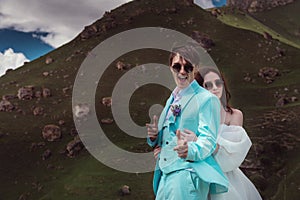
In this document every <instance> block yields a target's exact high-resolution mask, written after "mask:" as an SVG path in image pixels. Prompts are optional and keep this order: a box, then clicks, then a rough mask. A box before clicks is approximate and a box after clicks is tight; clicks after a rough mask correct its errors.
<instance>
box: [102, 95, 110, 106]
mask: <svg viewBox="0 0 300 200" xmlns="http://www.w3.org/2000/svg"><path fill="white" fill-rule="evenodd" d="M102 104H103V105H105V106H106V107H111V104H112V99H111V97H103V98H102Z"/></svg>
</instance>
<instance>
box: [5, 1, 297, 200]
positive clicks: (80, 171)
mask: <svg viewBox="0 0 300 200" xmlns="http://www.w3.org/2000/svg"><path fill="white" fill-rule="evenodd" d="M174 2H175V3H174ZM185 2H186V1H180V0H178V1H171V0H163V1H162V0H160V1H159V0H151V1H150V0H149V1H148V0H145V1H138V0H136V1H133V2H130V3H128V4H125V5H123V6H120V7H118V8H116V9H114V10H112V11H111V12H109V13H107V14H105V16H103V17H102V18H101V19H99V20H98V21H96V22H95V23H93V24H92V25H90V26H88V27H86V28H85V30H84V31H83V32H82V33H81V34H79V35H78V36H77V37H76V38H75V39H74V40H73V41H71V42H70V43H68V44H66V45H64V46H62V47H60V48H58V49H56V50H54V51H52V52H50V53H49V54H47V55H45V56H43V57H40V58H39V59H36V60H34V61H32V62H30V63H26V64H25V65H24V66H23V67H21V68H18V69H16V70H13V71H9V72H7V74H6V75H5V76H3V77H1V78H0V95H1V96H2V95H8V94H13V95H16V94H17V91H18V89H19V88H20V87H23V86H28V85H33V86H34V87H35V90H36V91H37V90H41V89H42V88H44V87H45V88H49V89H50V90H51V93H52V96H51V97H48V98H33V99H32V100H19V99H12V100H10V102H11V103H13V104H14V105H15V107H17V108H16V109H15V110H13V111H11V112H0V160H1V165H0V177H1V181H0V188H1V189H0V199H1V200H2V199H45V200H46V199H47V200H48V199H153V193H152V173H145V174H129V173H123V172H118V171H116V170H113V169H110V168H108V167H106V166H105V165H103V164H101V163H100V162H99V161H97V160H96V159H95V158H93V157H92V156H91V155H90V154H89V153H88V152H87V151H86V150H82V151H81V152H80V153H79V155H77V156H75V157H74V158H69V157H68V156H67V155H66V154H65V153H64V151H65V149H66V145H67V144H68V142H70V141H71V140H73V138H74V136H72V135H71V134H70V133H71V132H72V130H74V128H75V126H74V122H73V117H72V105H71V99H72V85H73V83H74V80H75V76H76V74H77V70H78V69H79V67H80V65H81V63H82V62H83V60H84V59H85V58H86V56H87V55H89V52H90V51H91V50H92V49H93V48H94V47H96V46H97V45H98V44H99V43H100V42H101V41H103V40H105V39H106V38H108V37H110V36H112V35H114V34H116V33H120V32H122V31H125V30H129V29H132V28H137V27H150V26H153V27H165V28H170V29H174V30H177V31H180V32H182V33H185V34H187V35H192V32H193V31H200V32H201V33H203V34H205V35H207V36H209V38H211V39H212V40H213V42H214V44H215V46H213V47H212V48H211V50H210V52H209V53H210V55H211V56H212V58H213V59H214V61H215V62H216V64H217V66H218V67H219V69H220V70H221V71H223V72H224V74H225V77H226V78H227V79H228V83H229V88H230V91H231V94H232V96H233V98H232V101H231V103H232V105H233V106H234V107H236V108H239V109H241V110H242V111H243V113H244V118H245V121H244V126H245V128H246V130H247V132H248V134H249V136H250V137H251V139H252V142H253V146H252V148H251V150H250V152H249V155H248V157H247V159H246V161H245V163H244V164H243V168H242V170H243V171H244V172H245V173H246V174H247V175H248V177H250V179H251V180H252V181H253V182H254V183H255V185H256V186H257V188H258V189H259V191H260V192H261V194H262V196H263V197H264V199H276V200H279V199H297V197H299V195H298V193H299V192H298V188H299V156H297V151H298V150H299V130H298V128H299V117H298V116H299V114H300V104H299V101H295V102H292V101H291V98H292V97H295V98H298V99H299V89H300V88H299V85H300V84H299V83H300V79H299V73H300V69H299V63H300V50H299V48H296V47H295V46H291V45H288V44H285V43H282V42H281V41H282V40H280V41H279V40H276V39H265V38H264V37H263V36H262V35H261V34H259V33H255V32H252V31H248V30H244V29H240V28H239V27H232V26H231V24H229V25H227V24H224V23H222V22H221V21H220V20H218V19H217V18H216V17H214V16H213V15H211V13H210V12H207V11H204V10H201V9H200V8H199V7H197V6H195V5H187V3H185ZM291 5H293V4H291ZM297 5H298V4H297ZM99 6H101V5H99ZM287 8H288V7H280V8H276V9H278V10H280V9H287ZM290 9H291V10H289V11H290V12H296V11H295V10H294V9H292V6H290ZM294 14H295V13H294ZM268 15H270V16H269V17H271V14H270V13H268ZM262 16H263V13H261V16H260V17H262ZM224 17H226V14H225V16H224ZM228 17H230V16H229V13H228ZM265 17H267V15H266V16H265ZM237 18H238V19H239V16H237ZM240 19H241V20H242V18H240ZM263 24H264V25H265V27H266V28H270V29H274V30H275V31H277V32H279V31H280V30H278V29H275V28H274V27H273V26H272V25H271V24H270V26H269V24H268V23H267V21H266V23H264V22H263ZM282 24H283V25H284V24H285V23H284V22H282ZM244 26H247V23H245V24H244ZM249 26H250V25H249ZM282 38H284V39H287V40H289V41H292V42H295V43H296V42H297V40H294V39H293V38H292V37H287V36H286V35H284V34H282ZM46 57H51V58H53V60H54V61H53V62H52V63H50V64H46V63H45V60H46ZM119 60H121V61H123V62H124V63H129V64H131V68H133V67H134V66H136V65H141V64H144V63H150V62H152V63H154V62H157V63H162V64H167V63H168V53H167V52H163V51H158V50H151V49H148V50H139V51H134V52H130V53H128V54H126V55H124V56H122V57H120V58H118V59H116V61H115V62H114V63H112V64H111V65H110V67H109V68H107V70H106V71H105V73H104V75H103V77H102V78H101V80H100V82H99V84H98V89H97V93H96V96H95V98H96V102H97V103H96V109H97V115H98V118H99V120H100V119H102V118H105V117H113V116H112V113H111V110H110V108H107V107H105V106H104V105H102V104H101V99H102V97H105V96H111V94H112V90H113V87H114V84H115V83H116V82H117V80H119V78H120V77H122V76H123V75H124V74H125V73H126V71H127V70H123V71H119V70H117V69H116V67H115V64H116V63H117V62H118V61H119ZM100 67H101V66H100ZM263 67H272V68H276V69H278V71H279V75H278V76H276V77H274V81H273V82H272V83H269V84H268V83H266V81H265V79H263V78H261V77H259V76H258V73H259V70H260V69H261V68H263ZM44 72H47V73H48V75H46V74H45V73H44ZM43 73H44V74H45V75H46V76H45V75H43ZM169 93H170V91H168V90H166V89H165V88H163V87H160V86H157V85H150V86H144V87H142V88H139V89H138V90H137V91H136V92H135V93H134V95H133V96H132V99H131V104H130V113H131V115H132V118H133V120H134V121H135V122H136V123H137V124H139V125H143V124H145V123H146V122H149V121H150V118H149V117H148V116H147V114H145V113H148V108H149V107H150V106H151V105H152V104H154V103H160V104H162V105H163V104H164V102H165V100H166V98H167V97H168V95H169ZM157 94H159V95H157ZM284 95H285V96H284ZM149 97H151V98H149ZM152 97H153V98H152ZM282 97H284V98H282ZM280 98H282V99H283V101H285V102H287V101H289V102H288V103H287V104H285V105H283V106H280V107H278V106H275V105H276V103H277V102H278V100H279V99H280ZM34 107H42V108H43V109H44V114H43V115H41V116H34V115H33V109H34ZM59 120H63V121H64V122H65V123H64V124H62V125H59ZM46 124H55V125H59V127H60V128H61V131H62V135H63V136H62V139H61V140H60V141H56V142H48V141H46V140H44V139H43V138H42V129H43V127H44V126H45V125H46ZM101 126H102V128H103V130H104V131H105V133H106V134H107V136H108V137H109V138H110V139H111V141H112V142H114V143H115V144H116V145H118V146H120V147H122V148H124V149H126V150H130V151H133V152H147V151H150V150H151V149H150V148H149V147H148V146H147V144H146V141H145V140H144V139H137V138H133V137H130V136H128V135H127V134H126V133H123V132H122V131H121V130H120V129H119V128H118V126H117V125H116V124H115V123H113V124H110V125H104V124H102V125H101ZM47 149H50V150H51V152H52V155H51V156H50V157H49V158H48V159H46V160H43V159H42V154H43V153H44V152H45V150H47ZM122 185H129V186H130V188H131V194H130V195H127V196H121V195H120V194H119V188H120V187H121V186H122Z"/></svg>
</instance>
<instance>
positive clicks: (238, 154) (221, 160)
mask: <svg viewBox="0 0 300 200" xmlns="http://www.w3.org/2000/svg"><path fill="white" fill-rule="evenodd" d="M217 142H218V144H219V150H218V152H217V153H216V154H215V156H214V157H215V159H216V161H217V162H218V164H219V165H220V167H221V168H222V171H223V172H229V171H232V170H234V169H237V168H238V167H239V166H240V165H241V164H242V162H243V161H244V159H245V158H246V156H247V153H248V151H249V149H250V147H251V145H252V143H251V140H250V138H249V137H248V135H247V133H246V131H245V129H243V128H242V127H241V126H224V128H223V127H222V128H221V130H220V134H219V136H218V139H217Z"/></svg>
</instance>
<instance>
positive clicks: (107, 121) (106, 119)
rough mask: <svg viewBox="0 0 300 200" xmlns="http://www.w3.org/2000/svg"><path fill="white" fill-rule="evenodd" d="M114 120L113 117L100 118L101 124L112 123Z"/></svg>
mask: <svg viewBox="0 0 300 200" xmlns="http://www.w3.org/2000/svg"><path fill="white" fill-rule="evenodd" d="M113 122H114V120H113V119H111V118H104V119H101V123H102V124H112V123H113Z"/></svg>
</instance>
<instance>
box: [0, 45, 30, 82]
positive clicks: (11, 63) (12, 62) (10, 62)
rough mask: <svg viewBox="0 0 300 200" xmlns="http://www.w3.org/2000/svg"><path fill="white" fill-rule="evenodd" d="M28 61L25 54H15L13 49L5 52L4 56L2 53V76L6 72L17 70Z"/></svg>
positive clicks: (0, 54)
mask: <svg viewBox="0 0 300 200" xmlns="http://www.w3.org/2000/svg"><path fill="white" fill-rule="evenodd" d="M28 61H29V60H28V59H27V58H26V57H25V55H24V54H23V53H15V52H14V50H13V49H11V48H9V49H7V50H5V51H4V53H3V54H2V53H1V52H0V76H2V75H4V74H5V72H6V70H8V69H16V68H18V67H20V66H22V65H23V64H24V62H28Z"/></svg>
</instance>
